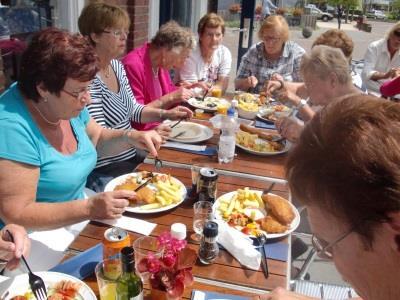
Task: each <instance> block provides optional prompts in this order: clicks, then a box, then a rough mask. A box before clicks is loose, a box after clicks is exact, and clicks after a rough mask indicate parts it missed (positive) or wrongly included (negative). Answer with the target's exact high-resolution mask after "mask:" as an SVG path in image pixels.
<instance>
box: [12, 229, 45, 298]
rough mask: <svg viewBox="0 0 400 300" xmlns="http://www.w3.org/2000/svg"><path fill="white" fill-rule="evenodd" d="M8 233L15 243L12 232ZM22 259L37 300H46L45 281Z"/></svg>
mask: <svg viewBox="0 0 400 300" xmlns="http://www.w3.org/2000/svg"><path fill="white" fill-rule="evenodd" d="M6 232H7V234H8V236H9V237H10V240H11V242H13V243H14V237H13V236H12V234H11V232H10V231H9V230H6ZM21 258H22V261H23V262H24V264H25V266H26V268H27V269H28V276H29V286H30V287H31V290H32V293H33V295H35V298H36V299H37V300H46V299H47V291H46V286H45V284H44V281H43V279H42V278H41V277H39V276H37V275H35V274H33V273H32V271H31V268H30V267H29V265H28V262H27V261H26V259H25V257H24V256H23V255H22V256H21Z"/></svg>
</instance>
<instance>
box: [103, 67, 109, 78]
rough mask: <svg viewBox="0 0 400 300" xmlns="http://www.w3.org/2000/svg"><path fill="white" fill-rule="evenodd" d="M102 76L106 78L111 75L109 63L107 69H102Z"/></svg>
mask: <svg viewBox="0 0 400 300" xmlns="http://www.w3.org/2000/svg"><path fill="white" fill-rule="evenodd" d="M104 76H105V77H106V78H110V76H111V66H110V64H108V66H107V69H106V70H105V71H104Z"/></svg>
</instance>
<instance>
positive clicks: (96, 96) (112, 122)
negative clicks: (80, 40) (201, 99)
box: [78, 3, 191, 192]
mask: <svg viewBox="0 0 400 300" xmlns="http://www.w3.org/2000/svg"><path fill="white" fill-rule="evenodd" d="M129 24H130V20H129V16H128V14H127V13H126V11H124V10H123V9H121V8H119V7H118V6H114V5H109V4H105V3H92V4H89V5H87V6H86V7H85V8H84V9H83V11H82V13H81V15H80V17H79V20H78V25H79V30H80V31H81V33H82V34H83V35H84V36H86V37H88V39H89V41H90V42H91V44H92V45H93V47H94V49H95V52H96V54H97V55H98V57H99V66H100V70H99V71H98V72H97V74H96V77H95V78H94V80H93V82H92V84H91V86H90V96H91V98H92V103H91V104H89V105H88V109H89V113H90V115H91V116H92V117H93V118H94V119H95V120H96V122H97V123H99V124H100V125H101V126H103V127H105V128H112V129H124V130H129V129H131V128H132V125H131V122H135V123H150V122H160V121H162V120H163V119H164V118H169V119H179V118H185V117H190V116H191V112H190V110H189V109H187V108H186V107H179V106H178V107H175V108H172V109H169V110H164V109H162V108H160V107H156V106H154V105H148V106H144V105H142V104H139V103H137V101H136V99H135V97H134V95H133V93H132V89H131V87H130V85H129V82H128V78H127V76H126V73H125V69H124V67H123V65H122V64H121V62H120V61H119V60H118V59H117V58H118V57H119V56H121V55H122V54H123V53H124V51H125V47H126V40H127V36H128V28H129ZM155 129H156V130H157V131H158V133H160V134H161V135H162V136H164V139H165V138H166V136H167V135H168V134H169V131H170V129H169V127H168V126H165V125H162V126H161V125H160V126H159V127H157V128H155ZM144 156H145V154H143V155H137V149H135V148H129V149H125V150H124V151H121V152H120V153H116V154H114V155H108V156H99V157H98V160H97V164H96V168H95V170H94V171H93V172H92V173H91V174H90V176H89V178H88V187H89V188H91V189H93V190H96V191H99V192H100V191H102V190H103V187H104V185H105V184H106V183H107V181H109V180H111V179H112V178H113V177H116V176H119V175H122V174H126V173H129V172H132V170H133V169H134V168H135V167H136V165H137V164H139V163H140V162H141V161H142V160H143V159H144Z"/></svg>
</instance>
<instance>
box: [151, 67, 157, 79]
mask: <svg viewBox="0 0 400 300" xmlns="http://www.w3.org/2000/svg"><path fill="white" fill-rule="evenodd" d="M158 70H159V68H158V67H157V68H156V70H155V71H154V68H153V67H151V71H152V72H153V76H154V78H157V77H158Z"/></svg>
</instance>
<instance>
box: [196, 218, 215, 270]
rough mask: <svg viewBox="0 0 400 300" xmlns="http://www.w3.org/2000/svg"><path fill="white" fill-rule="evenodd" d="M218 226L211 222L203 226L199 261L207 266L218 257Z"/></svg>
mask: <svg viewBox="0 0 400 300" xmlns="http://www.w3.org/2000/svg"><path fill="white" fill-rule="evenodd" d="M217 236H218V224H217V223H215V222H213V221H208V222H207V223H206V224H205V225H204V229H203V237H202V239H201V243H200V249H199V259H200V261H201V262H202V263H203V264H205V265H209V264H212V263H213V262H214V260H215V259H216V258H217V257H218V253H219V248H218V244H217Z"/></svg>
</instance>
